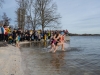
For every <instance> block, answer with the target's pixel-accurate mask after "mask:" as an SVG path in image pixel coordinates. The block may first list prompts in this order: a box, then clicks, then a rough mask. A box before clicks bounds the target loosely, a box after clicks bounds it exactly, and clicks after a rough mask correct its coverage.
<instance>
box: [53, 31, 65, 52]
mask: <svg viewBox="0 0 100 75" xmlns="http://www.w3.org/2000/svg"><path fill="white" fill-rule="evenodd" d="M64 37H65V35H64V33H63V34H60V33H59V32H57V33H56V37H55V38H54V39H55V41H56V42H55V49H54V51H53V53H55V52H56V51H57V49H58V46H62V48H61V49H62V51H65V50H64Z"/></svg>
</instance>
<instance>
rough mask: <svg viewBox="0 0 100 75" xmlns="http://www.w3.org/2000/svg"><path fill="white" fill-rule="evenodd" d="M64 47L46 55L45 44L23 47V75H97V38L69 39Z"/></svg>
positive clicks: (99, 53)
mask: <svg viewBox="0 0 100 75" xmlns="http://www.w3.org/2000/svg"><path fill="white" fill-rule="evenodd" d="M66 46H69V47H68V48H67V47H66V48H67V49H66V52H62V51H57V52H56V53H48V52H47V51H48V50H49V49H47V48H46V47H48V44H47V43H46V42H44V43H30V44H23V45H22V47H21V53H22V63H23V64H22V66H23V69H24V73H25V75H100V36H71V37H70V41H69V42H67V45H66Z"/></svg>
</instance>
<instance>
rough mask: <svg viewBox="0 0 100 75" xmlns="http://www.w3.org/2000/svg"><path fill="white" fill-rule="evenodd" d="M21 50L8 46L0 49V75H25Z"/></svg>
mask: <svg viewBox="0 0 100 75" xmlns="http://www.w3.org/2000/svg"><path fill="white" fill-rule="evenodd" d="M21 60H22V59H21V52H20V49H19V48H17V47H15V46H12V45H8V46H6V47H0V75H24V73H23V70H22V67H21Z"/></svg>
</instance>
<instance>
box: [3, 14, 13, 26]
mask: <svg viewBox="0 0 100 75" xmlns="http://www.w3.org/2000/svg"><path fill="white" fill-rule="evenodd" d="M2 19H3V20H2V22H3V25H7V26H9V23H10V20H11V19H10V18H8V17H7V15H6V13H3V16H2Z"/></svg>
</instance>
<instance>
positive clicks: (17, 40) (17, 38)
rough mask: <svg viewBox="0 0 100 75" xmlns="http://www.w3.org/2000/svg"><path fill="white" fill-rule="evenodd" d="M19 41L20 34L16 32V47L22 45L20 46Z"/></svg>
mask: <svg viewBox="0 0 100 75" xmlns="http://www.w3.org/2000/svg"><path fill="white" fill-rule="evenodd" d="M19 41H20V36H18V34H16V47H18V48H19V47H20V46H19Z"/></svg>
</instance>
